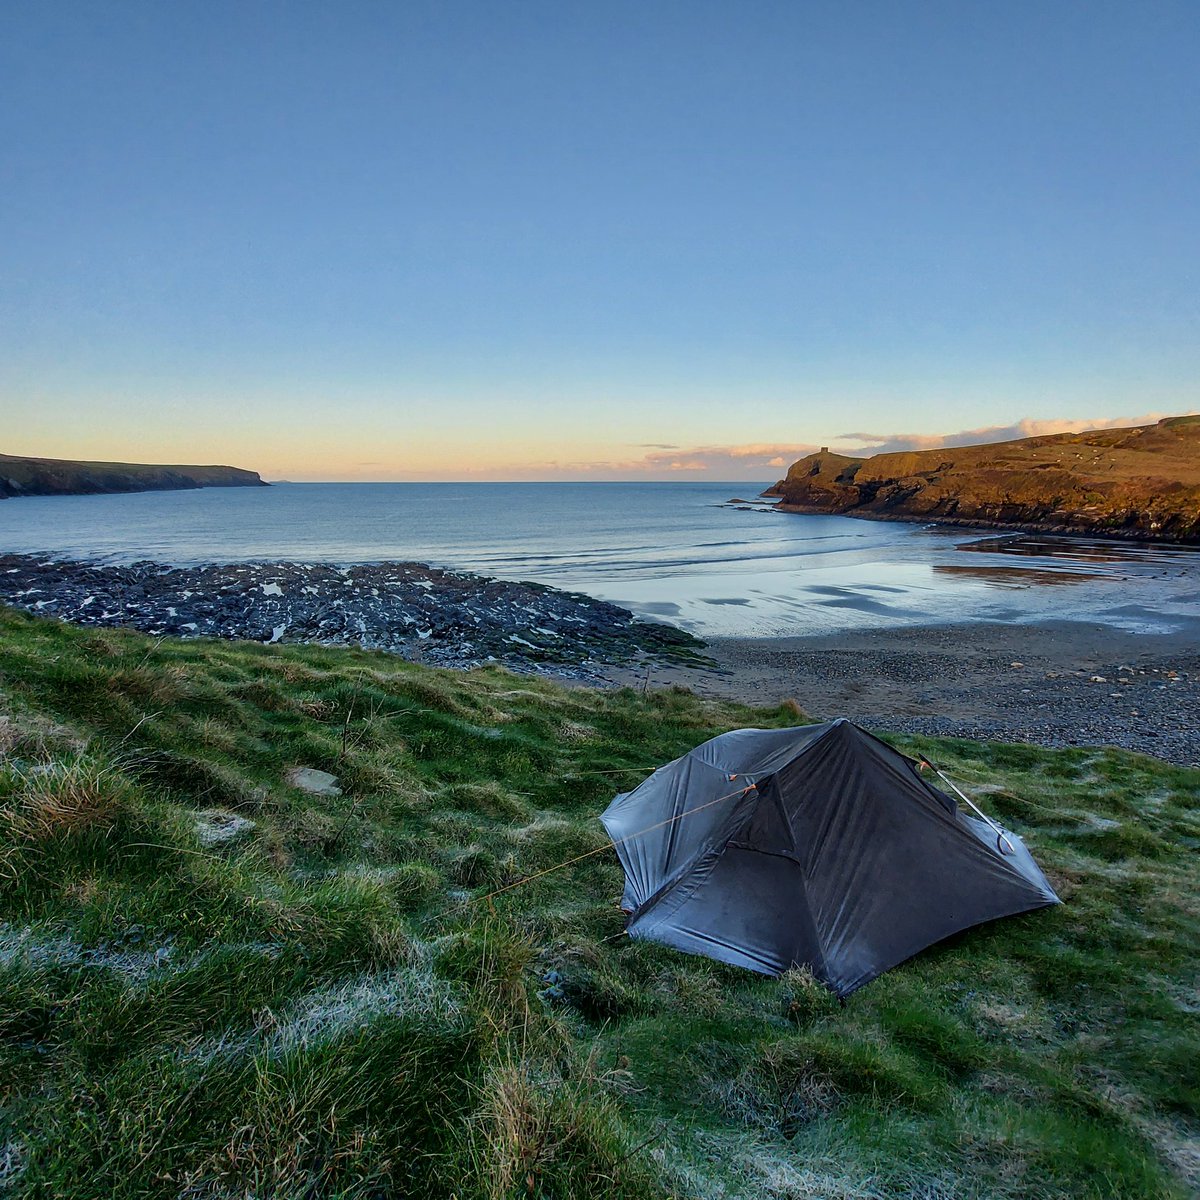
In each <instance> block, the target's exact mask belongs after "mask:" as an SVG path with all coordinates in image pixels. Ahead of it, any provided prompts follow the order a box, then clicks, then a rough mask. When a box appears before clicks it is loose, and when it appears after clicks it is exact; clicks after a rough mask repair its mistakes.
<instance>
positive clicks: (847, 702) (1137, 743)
mask: <svg viewBox="0 0 1200 1200" xmlns="http://www.w3.org/2000/svg"><path fill="white" fill-rule="evenodd" d="M704 653H705V654H706V655H707V656H708V657H709V658H710V659H711V660H712V663H713V666H711V667H707V668H692V667H675V666H660V665H657V664H656V665H654V666H653V667H651V668H649V669H648V670H646V669H643V670H641V671H638V670H637V669H631V668H628V667H620V668H613V669H611V670H609V671H607V672H606V678H607V679H608V681H609V682H610V683H612V684H621V685H628V686H633V687H647V686H648V687H653V688H658V687H671V686H681V687H687V688H690V689H692V690H693V691H696V692H697V693H699V694H701V695H709V696H716V697H721V698H723V699H735V700H740V701H743V702H745V703H752V704H773V703H777V702H780V701H784V700H789V699H790V700H794V701H795V702H796V703H797V704H798V705H799V706H800V707H801V708H802V709H803V710H804V712H805V713H807V714H808V715H810V716H812V717H814V718H817V719H820V720H828V719H830V718H833V717H848V718H850V719H851V720H853V721H856V722H858V723H859V724H861V725H864V726H866V727H868V728H872V729H878V730H886V731H891V732H896V733H918V734H930V735H936V736H939V737H964V738H972V739H978V740H986V741H1005V742H1026V743H1030V744H1033V745H1039V746H1050V747H1057V746H1119V747H1122V748H1124V749H1127V750H1135V751H1138V752H1140V753H1143V754H1153V755H1155V756H1156V757H1158V758H1162V759H1165V760H1166V761H1168V762H1174V763H1179V764H1183V765H1190V766H1195V765H1197V764H1200V619H1195V620H1192V621H1188V622H1185V623H1184V624H1183V626H1182V628H1180V629H1178V630H1177V631H1175V632H1170V633H1133V632H1129V631H1127V630H1122V629H1117V628H1114V627H1113V626H1111V625H1105V624H1097V623H1093V622H1083V621H1049V622H1043V623H1037V624H1000V623H973V624H958V625H918V626H905V627H893V628H883V629H878V628H877V629H859V630H843V631H840V632H838V633H836V634H824V635H818V636H813V637H791V638H718V639H713V640H710V641H709V643H708V646H707V648H706V650H705V651H704Z"/></svg>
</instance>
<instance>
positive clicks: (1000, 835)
mask: <svg viewBox="0 0 1200 1200" xmlns="http://www.w3.org/2000/svg"><path fill="white" fill-rule="evenodd" d="M921 761H922V762H923V763H925V765H926V766H928V767H932V768H933V770H934V772H935V773H936V774H937V777H938V778H939V779H944V780H945V781H946V782H947V783H948V784H949V785H950V786H951V787H952V788H953V789H954V791H955V792H956V793H957V795H958V796H959V798H960V799H961V800H963V801H964V802H965V803H966V804H968V805H969V806H970V807H971V808H973V809H974V810H975V811H976V812H977V813H978V814H979V815H980V817H981V818H982V819H983V820H984V822H985V823H986V824H987V825H988V827H989V828H990V829H991V830H992V831H993V832H994V833H995V835H996V849H997V850H999V851H1000V853H1001V854H1003V853H1004V852H1005V851H1004V847H1005V846H1006V845H1007V846H1008V853H1009V854H1016V852H1017V848H1016V846H1014V845H1013V844H1012V841H1011V840H1010V839H1009V836H1008V834H1007V833H1005V832H1004V830H1003V829H1002V828H1001V827H1000V826H999V825H997V824H996V822H995V821H993V820H992V818H991V817H989V816H988V815H987V813H985V812H984V811H983V809H982V808H980V807H979V805H978V804H976V803H975V801H974V800H972V799H971V797H970V796H968V795H967V793H966V792H964V791H963V790H962V788H960V787H959V786H958V784H957V783H955V782H954V780H953V779H951V778H950V777H949V776H948V775H946V774H945V773H944V772H943V771H942V770H941V768H940V767H938V766H936V765H935V764H934V763H932V762H930V761H929V759H927V758H922V759H921Z"/></svg>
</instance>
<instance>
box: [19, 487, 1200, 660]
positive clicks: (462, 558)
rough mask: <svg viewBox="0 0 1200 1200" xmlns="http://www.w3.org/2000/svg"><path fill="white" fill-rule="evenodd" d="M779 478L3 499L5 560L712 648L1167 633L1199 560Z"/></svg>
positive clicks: (1184, 606)
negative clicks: (487, 579) (318, 584)
mask: <svg viewBox="0 0 1200 1200" xmlns="http://www.w3.org/2000/svg"><path fill="white" fill-rule="evenodd" d="M765 486H766V483H765V482H764V483H761V484H748V483H713V482H708V481H705V482H696V481H693V482H678V483H675V482H672V483H353V484H337V483H320V484H313V483H286V484H274V485H272V486H271V487H265V488H209V489H203V490H198V491H181V492H143V493H134V494H129V495H113V496H54V497H30V498H23V499H14V500H10V501H4V502H0V552H20V553H34V554H40V555H46V556H49V557H54V558H71V559H87V560H95V561H99V562H105V563H131V562H136V561H143V560H154V561H158V562H162V563H170V564H179V565H183V564H195V563H201V562H231V561H273V560H274V561H278V560H288V561H293V562H316V561H321V562H334V563H339V564H349V563H361V562H382V561H410V562H422V563H429V564H432V565H434V566H440V567H446V568H450V569H453V570H457V571H471V572H475V573H478V574H482V575H493V576H499V577H501V578H505V579H522V580H532V581H535V582H538V583H543V584H548V585H551V586H553V587H557V588H565V589H567V590H569V591H576V592H584V593H586V594H588V595H591V596H596V597H599V598H601V599H605V600H611V601H614V602H616V603H618V604H621V605H624V606H626V607H628V608H630V609H632V610H633V611H634V612H635V613H637V614H639V615H641V616H643V617H648V618H655V619H658V620H663V621H668V622H671V623H673V624H676V625H679V626H681V627H683V628H685V629H688V630H689V631H691V632H693V633H696V634H698V635H700V636H702V637H783V636H803V635H805V634H825V633H831V632H836V631H838V630H842V629H861V628H868V627H881V626H897V625H920V624H942V623H963V622H976V621H980V622H982V621H987V622H995V621H999V622H1042V621H1051V620H1064V619H1067V620H1082V621H1091V622H1095V623H1098V624H1101V625H1111V626H1114V627H1118V628H1122V629H1126V630H1130V631H1135V632H1146V633H1156V632H1164V633H1165V632H1173V631H1176V630H1179V629H1183V628H1186V627H1193V626H1194V622H1195V621H1196V618H1197V617H1198V616H1200V552H1197V551H1194V550H1190V549H1185V548H1178V547H1167V546H1156V545H1146V544H1140V543H1130V542H1116V541H1099V540H1096V539H1087V538H1069V537H1053V536H1042V535H1036V536H1035V535H1012V534H1008V535H998V534H997V533H996V532H995V531H988V530H971V529H963V528H944V527H937V526H931V525H923V524H910V523H899V522H884V521H870V520H863V519H859V518H852V517H840V516H816V515H813V516H809V515H800V514H795V513H781V512H777V511H775V509H773V508H772V507H771V506H770V504H769V503H766V502H764V501H763V500H761V499H760V498H759V493H760V492H761V491H762V490H763V488H764V487H765Z"/></svg>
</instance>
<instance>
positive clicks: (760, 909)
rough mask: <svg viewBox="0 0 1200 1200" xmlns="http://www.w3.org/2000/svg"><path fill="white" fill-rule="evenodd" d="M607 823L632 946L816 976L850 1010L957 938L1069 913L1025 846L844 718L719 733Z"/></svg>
mask: <svg viewBox="0 0 1200 1200" xmlns="http://www.w3.org/2000/svg"><path fill="white" fill-rule="evenodd" d="M959 794H960V795H961V794H962V793H959ZM963 799H967V797H965V796H964V797H963ZM968 803H969V801H968ZM976 811H978V810H976ZM601 820H602V821H603V823H604V827H605V829H606V830H607V831H608V834H609V836H610V837H611V838H612V840H613V843H614V845H615V847H616V851H617V854H618V856H619V857H620V860H621V865H622V866H623V867H624V869H625V893H624V898H623V901H622V907H623V908H624V909H625V911H626V912H627V913H629V914H630V915H629V921H628V924H627V932H628V933H629V934H630V935H631V936H633V937H636V938H648V939H651V940H653V941H657V942H662V943H665V944H666V945H668V946H673V947H675V948H676V949H679V950H685V951H688V952H690V953H693V954H705V955H708V956H709V957H710V958H715V959H718V960H719V961H721V962H726V963H732V964H735V965H737V966H741V967H748V968H750V969H751V970H753V971H760V972H762V973H763V974H766V975H778V974H780V973H781V972H783V971H786V970H787V969H788V968H789V967H792V966H799V965H804V966H808V967H809V968H811V970H812V972H813V974H814V975H815V976H816V977H817V978H818V979H820V980H822V981H823V982H824V983H826V984H827V985H828V986H829V987H830V988H831V989H832V990H833V991H835V992H836V993H837V994H838V995H839V996H846V995H849V994H850V993H851V992H853V991H855V990H856V989H857V988H860V987H862V986H863V984H865V983H869V982H870V981H871V980H872V979H874V978H875V977H876V976H878V975H880V974H882V973H883V972H884V971H886V970H888V969H889V968H890V967H894V966H895V965H896V964H897V963H900V962H903V961H904V960H905V959H907V958H909V957H911V956H912V955H914V954H916V953H917V952H918V951H920V950H923V949H925V948H926V947H927V946H930V945H932V944H933V943H934V942H937V941H939V940H941V939H942V938H945V937H948V936H949V935H951V934H953V933H957V932H958V931H960V930H962V929H967V928H969V927H970V926H972V925H978V924H980V923H981V922H983V921H990V920H993V919H995V918H997V917H1006V916H1011V915H1013V914H1014V913H1021V912H1027V911H1029V910H1030V909H1035V908H1042V907H1044V906H1046V905H1050V904H1058V903H1059V899H1058V897H1057V896H1056V895H1055V894H1054V889H1053V888H1051V886H1050V884H1049V883H1048V882H1047V881H1046V877H1045V876H1044V875H1043V874H1042V872H1041V870H1040V869H1039V868H1038V865H1037V863H1035V862H1034V861H1033V858H1032V857H1031V856H1030V854H1029V851H1028V850H1026V849H1025V847H1024V845H1022V843H1021V840H1020V839H1019V838H1018V837H1017V836H1016V835H1015V834H1012V833H1008V832H1007V831H1004V830H1001V829H1000V827H999V826H998V825H996V824H995V823H994V822H992V821H990V820H989V819H988V818H986V817H984V816H983V814H982V813H980V815H979V817H975V816H971V815H968V814H967V813H965V812H963V811H961V810H960V808H959V806H958V804H957V803H956V802H955V800H954V799H952V798H951V797H950V796H948V795H945V794H944V793H943V792H941V791H939V790H938V789H937V788H935V787H933V786H932V785H931V784H930V783H929V782H928V781H927V780H926V778H925V777H924V776H923V774H922V771H921V764H918V763H917V762H915V761H914V760H912V759H911V758H907V757H905V756H904V755H903V754H901V753H899V752H898V751H896V750H893V749H892V748H891V747H890V746H888V745H886V744H885V743H884V742H881V741H880V740H879V739H878V738H875V737H872V736H871V735H870V734H869V733H866V732H865V731H864V730H862V729H859V728H858V727H857V726H855V725H852V724H851V723H850V722H849V721H845V720H838V721H831V722H828V723H826V724H823V725H807V726H800V727H798V728H792V729H739V730H736V731H734V732H733V733H724V734H722V735H721V736H720V737H715V738H713V739H712V740H711V741H707V742H705V743H703V745H700V746H697V747H696V748H695V749H694V750H692V751H690V752H689V753H687V754H685V755H684V756H683V757H682V758H677V759H676V760H675V761H674V762H672V763H668V764H667V765H666V766H664V767H661V768H659V769H658V770H657V771H655V773H654V774H653V775H651V776H650V777H649V778H648V779H646V780H645V781H644V782H643V783H642V784H641V785H640V786H639V787H637V788H636V789H634V790H633V791H632V792H627V793H625V794H624V795H620V796H617V797H616V799H615V800H613V802H612V804H610V805H609V807H608V809H607V811H606V812H605V813H604V815H603V816H602V817H601Z"/></svg>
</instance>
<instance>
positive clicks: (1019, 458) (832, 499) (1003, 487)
mask: <svg viewBox="0 0 1200 1200" xmlns="http://www.w3.org/2000/svg"><path fill="white" fill-rule="evenodd" d="M772 492H773V493H774V494H777V495H779V496H780V497H782V500H783V502H784V503H785V504H786V505H791V506H793V507H797V508H800V509H813V508H815V509H816V510H818V511H825V512H850V513H855V514H860V515H865V516H888V515H890V516H902V517H907V518H909V519H921V518H931V519H937V520H954V521H957V522H959V523H960V524H969V523H971V522H973V521H981V522H983V523H985V524H992V523H998V524H1000V525H1007V524H1013V525H1021V524H1023V523H1029V524H1032V525H1034V526H1042V527H1047V528H1054V527H1060V526H1063V527H1071V528H1076V529H1080V530H1084V531H1093V532H1099V533H1105V532H1108V533H1112V532H1117V533H1121V532H1124V533H1126V534H1130V535H1133V534H1136V535H1138V536H1145V537H1151V538H1155V537H1165V538H1168V539H1179V540H1182V541H1197V540H1200V416H1193V417H1170V418H1167V419H1165V420H1162V421H1160V422H1159V423H1158V424H1157V425H1142V426H1136V427H1134V428H1131V429H1102V430H1092V431H1090V432H1087V433H1061V434H1050V435H1047V436H1043V437H1032V438H1022V439H1020V440H1018V441H1012V442H992V443H989V444H987V445H982V446H952V447H944V448H942V449H937V450H917V451H904V452H898V453H888V454H876V455H872V456H871V457H869V458H849V457H847V456H845V455H841V454H829V453H827V452H822V453H820V454H810V455H808V456H807V457H806V458H802V459H800V461H799V462H796V463H793V464H792V466H791V468H790V469H789V471H788V474H787V478H786V479H783V480H781V481H780V482H779V483H778V484H777V485H776V487H775V488H774V489H772Z"/></svg>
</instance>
